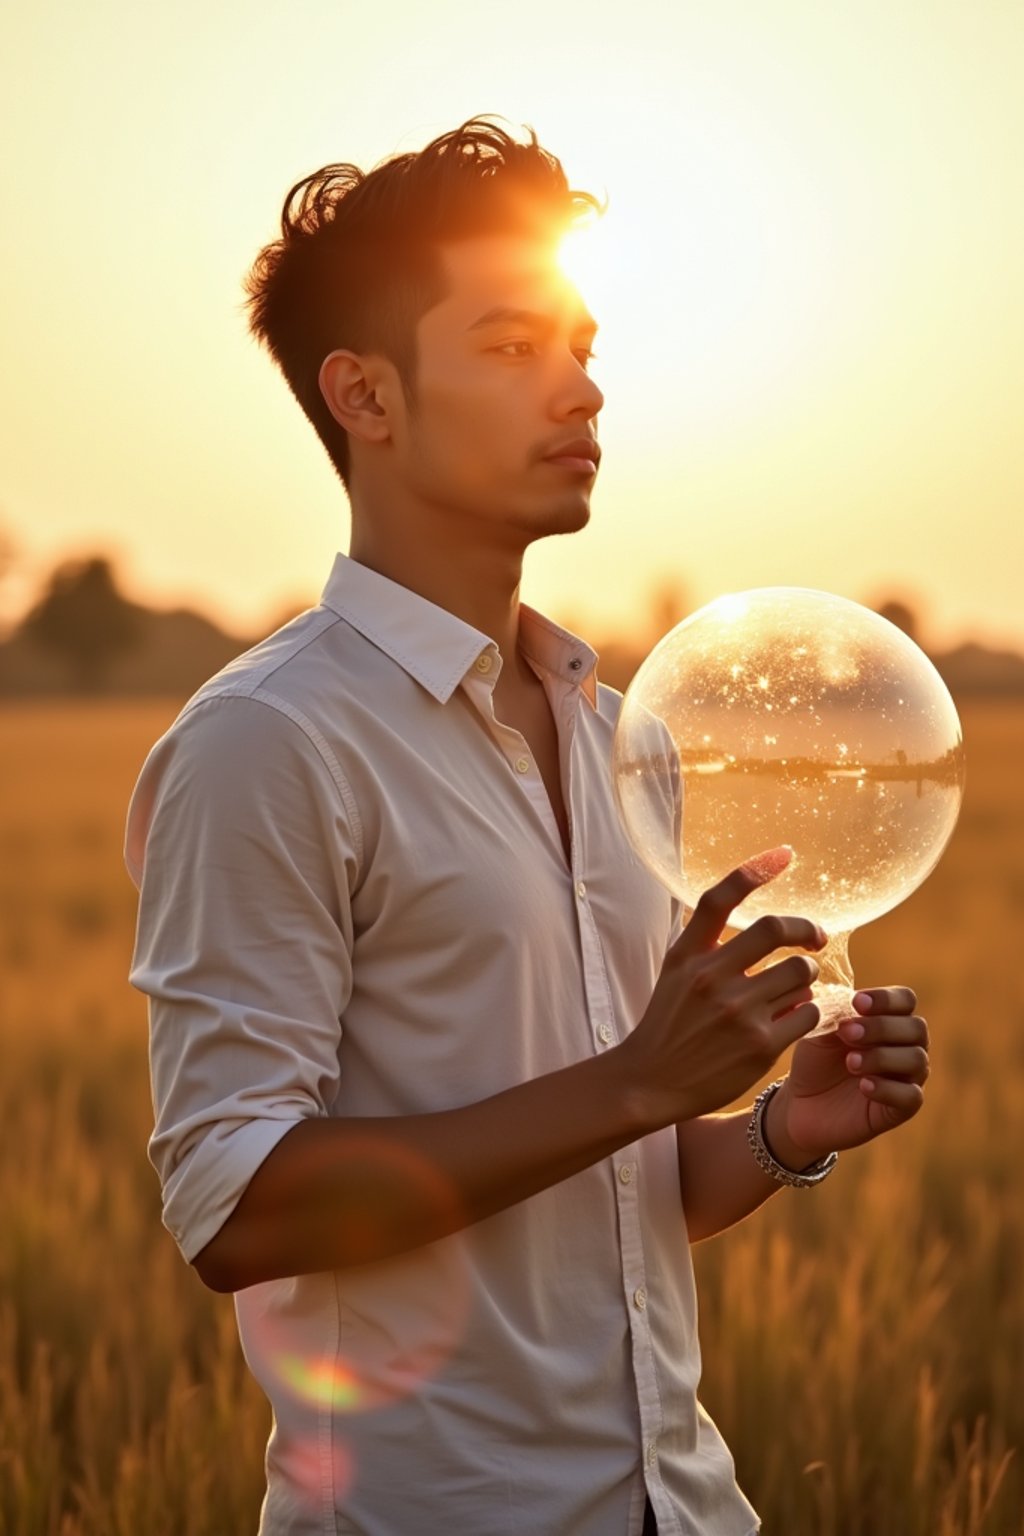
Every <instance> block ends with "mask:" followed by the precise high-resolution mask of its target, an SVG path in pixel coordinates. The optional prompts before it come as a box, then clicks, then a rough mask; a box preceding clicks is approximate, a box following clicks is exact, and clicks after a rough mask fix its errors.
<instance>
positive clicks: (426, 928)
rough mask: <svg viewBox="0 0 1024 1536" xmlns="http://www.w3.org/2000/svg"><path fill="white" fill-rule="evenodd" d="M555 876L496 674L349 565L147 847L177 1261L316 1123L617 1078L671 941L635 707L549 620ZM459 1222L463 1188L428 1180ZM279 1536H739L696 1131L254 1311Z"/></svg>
mask: <svg viewBox="0 0 1024 1536" xmlns="http://www.w3.org/2000/svg"><path fill="white" fill-rule="evenodd" d="M519 643H520V648H521V650H522V652H523V654H524V655H525V656H526V658H527V659H528V661H529V663H530V665H531V666H532V667H533V669H534V670H535V672H536V673H537V675H538V677H539V678H540V679H541V681H542V683H543V685H544V688H545V691H546V694H547V697H548V700H549V702H550V705H551V709H552V712H553V716H554V719H555V722H556V725H557V730H558V741H559V754H560V765H561V775H562V789H563V795H564V798H565V802H566V806H567V809H568V814H569V820H570V824H571V859H570V862H568V863H567V862H566V857H565V852H564V847H563V844H562V839H561V837H560V834H559V831H558V827H557V825H556V822H555V819H554V816H553V814H552V810H551V804H550V801H549V799H548V796H547V792H546V790H545V787H544V783H543V780H542V778H541V775H540V773H539V771H538V769H537V765H536V763H535V762H534V759H533V754H532V751H531V749H530V747H529V744H528V743H527V742H526V741H525V740H524V739H523V737H522V736H521V734H520V733H519V732H518V731H516V730H513V729H512V728H510V727H509V726H507V725H505V724H503V723H502V722H501V720H499V719H498V718H497V717H496V715H495V712H494V703H493V695H494V686H495V683H496V682H497V679H498V676H499V674H500V671H501V667H502V664H503V658H502V656H501V655H500V653H499V651H498V649H497V647H496V645H495V644H494V642H493V641H492V640H490V639H489V638H488V636H487V635H485V634H481V633H480V632H479V631H478V630H475V629H473V628H472V627H471V626H470V625H468V624H466V623H464V622H463V621H462V620H460V619H458V618H456V617H455V616H454V615H452V614H450V613H448V612H446V611H444V610H443V609H440V608H438V607H437V606H436V605H434V604H432V603H429V602H427V601H426V600H425V599H424V598H422V597H420V596H418V595H417V594H415V593H413V592H411V591H409V590H407V589H406V588H403V587H401V586H399V585H398V584H397V583H395V582H392V581H389V580H387V579H386V578H384V577H382V576H380V575H377V574H376V573H375V572H372V571H370V570H368V569H367V568H365V567H363V566H360V565H358V564H357V563H355V562H354V561H352V560H351V559H349V558H347V557H346V556H339V557H338V560H337V563H336V565H335V569H334V571H333V573H332V575H331V578H330V581H329V583H328V585H327V588H326V591H325V593H324V597H323V601H322V603H321V605H320V606H319V607H318V608H316V609H314V610H311V611H310V612H308V613H305V614H303V615H302V616H301V617H299V618H298V619H296V620H294V622H292V623H290V624H288V625H286V626H285V628H284V629H282V630H280V631H279V632H278V633H277V634H275V635H272V636H271V637H270V638H269V639H268V640H266V641H264V642H263V643H262V644H260V645H258V646H256V647H255V649H254V650H252V651H250V652H248V654H246V655H245V656H242V657H240V658H239V659H238V660H237V661H235V662H234V663H232V664H231V665H230V666H229V667H227V668H226V669H225V670H224V671H223V672H221V673H220V674H219V675H218V676H217V677H215V678H214V679H213V680H212V681H211V682H209V683H208V684H206V686H205V687H204V688H202V689H201V690H200V692H199V693H198V694H197V695H196V696H195V697H194V698H193V699H192V700H191V701H190V703H189V704H188V705H187V706H186V707H185V709H184V710H183V711H182V713H181V715H180V716H179V717H178V720H177V721H176V722H175V724H174V725H173V726H172V727H171V729H170V731H169V732H168V733H167V734H166V735H165V736H164V737H163V738H162V739H161V740H160V741H159V742H158V743H157V744H156V746H155V747H154V748H153V750H152V752H151V753H150V755H149V758H148V759H147V762H146V764H145V767H144V769H143V771H142V775H141V777H140V779H139V782H138V785H137V786H136V790H135V794H134V796H133V800H132V805H131V810H130V814H129V824H128V837H127V860H128V866H129V869H130V871H131V874H132V876H133V878H134V879H135V881H136V883H137V884H138V885H139V886H140V891H141V899H140V912H139V930H138V941H137V946H136V953H135V959H134V966H133V970H132V981H133V982H134V984H135V985H136V986H137V987H139V988H140V989H141V990H142V991H143V992H145V993H146V994H148V996H149V999H150V1022H151V1065H152V1079H153V1093H154V1103H155V1109H156V1126H155V1129H154V1133H153V1137H152V1141H151V1143H150V1156H151V1158H152V1161H153V1163H154V1165H155V1167H156V1169H157V1172H158V1174H159V1176H160V1180H161V1184H162V1188H163V1199H164V1220H165V1222H166V1225H167V1226H168V1228H169V1230H170V1231H171V1232H172V1234H173V1235H174V1237H175V1239H176V1240H177V1242H178V1244H179V1245H180V1248H181V1251H182V1253H183V1254H184V1256H185V1257H186V1258H187V1259H192V1258H194V1257H195V1255H196V1254H197V1253H199V1251H200V1250H201V1249H202V1248H203V1247H204V1246H205V1245H206V1243H208V1242H209V1241H210V1239H211V1238H212V1237H213V1236H214V1234H215V1233H216V1232H217V1231H218V1230H219V1229H220V1227H221V1226H222V1225H223V1223H224V1221H225V1220H226V1219H227V1217H228V1216H229V1215H230V1213H231V1211H232V1210H233V1209H234V1207H235V1205H236V1204H237V1202H238V1200H239V1197H240V1196H241V1194H242V1192H243V1191H244V1189H245V1187H246V1185H247V1183H248V1182H249V1180H250V1179H251V1177H252V1175H253V1173H254V1172H255V1170H256V1169H257V1168H258V1167H259V1165H260V1164H261V1163H262V1162H263V1160H264V1159H265V1158H266V1157H267V1156H268V1154H269V1153H270V1152H271V1151H272V1150H273V1148H274V1147H275V1146H276V1144H277V1143H278V1141H280V1139H281V1138H282V1137H283V1136H284V1135H285V1134H286V1133H287V1132H288V1131H289V1130H290V1129H291V1128H292V1127H293V1126H295V1125H296V1124H297V1123H299V1122H300V1121H302V1120H304V1119H306V1118H308V1117H311V1116H350V1117H372V1116H385V1115H414V1114H420V1113H424V1112H428V1111H436V1110H445V1109H452V1108H455V1107H457V1106H459V1105H463V1104H467V1103H473V1102H476V1101H479V1100H481V1099H485V1098H488V1097H489V1096H490V1095H492V1094H496V1093H499V1092H501V1091H502V1090H503V1089H506V1088H509V1087H511V1086H513V1085H514V1084H517V1083H522V1082H524V1081H526V1080H528V1079H532V1078H535V1077H538V1076H540V1075H541V1074H543V1073H547V1072H556V1071H558V1070H559V1069H561V1068H563V1067H565V1066H568V1065H570V1064H571V1063H573V1062H577V1061H580V1060H582V1059H584V1058H586V1057H587V1056H588V1055H591V1054H594V1053H600V1052H603V1051H606V1050H608V1049H610V1048H611V1047H612V1046H613V1045H614V1043H615V1042H616V1041H618V1040H621V1039H622V1037H623V1036H624V1035H625V1034H626V1033H627V1031H628V1030H630V1029H631V1028H632V1027H633V1026H634V1025H635V1023H636V1022H637V1020H638V1019H639V1018H640V1017H641V1015H642V1014H643V1012H644V1009H645V1007H646V1005H647V1003H648V1001H649V999H650V996H651V992H652V990H653V987H654V984H655V981H656V979H657V977H658V974H659V971H660V969H661V965H662V961H663V959H664V956H665V951H666V949H667V947H668V945H669V943H670V941H671V939H672V937H673V936H674V933H675V932H676V931H677V928H678V922H679V912H678V910H677V907H676V905H675V903H674V902H673V901H672V899H671V898H670V896H669V894H668V893H667V891H665V890H664V889H662V887H661V886H660V885H659V884H658V883H657V882H656V881H655V880H654V879H653V877H652V876H650V875H649V874H648V873H647V871H646V870H645V869H644V868H643V866H642V865H641V864H640V862H639V861H638V860H637V858H636V857H635V856H634V854H633V853H632V851H631V849H630V847H629V846H628V843H627V842H626V840H625V838H624V836H623V833H622V830H621V828H620V824H619V820H618V816H617V813H616V809H615V804H614V799H613V793H612V782H611V772H610V756H611V743H612V733H613V730H614V725H615V717H616V713H617V711H618V708H619V704H620V696H619V695H618V694H617V693H616V692H614V691H613V690H612V689H610V688H606V687H604V686H603V685H601V684H599V683H598V682H597V680H596V675H595V663H596V660H597V657H596V655H595V653H594V652H593V651H592V650H591V649H590V648H589V647H588V646H587V645H585V644H584V643H583V642H582V641H581V640H579V639H577V638H576V637H574V636H573V635H571V634H568V633H567V632H566V631H565V630H562V629H560V628H559V627H558V626H557V625H555V624H553V623H551V622H550V621H549V620H548V619H546V618H544V617H542V616H541V615H540V614H538V613H535V612H534V611H533V610H531V609H530V608H528V607H526V606H523V607H522V608H521V617H520V641H519ZM408 1176H409V1178H410V1179H412V1180H417V1179H418V1180H422V1181H423V1185H424V1188H425V1189H428V1190H430V1191H431V1193H432V1196H433V1197H434V1198H436V1185H437V1180H438V1178H439V1175H438V1174H437V1172H436V1171H435V1170H433V1169H432V1168H430V1167H428V1166H410V1168H409V1169H408ZM235 1300H236V1309H237V1315H238V1325H239V1331H240V1335H241V1340H242V1345H243V1348H244V1350H245V1354H246V1358H247V1360H248V1362H249V1365H250V1367H251V1369H252V1370H253V1372H254V1374H255V1375H256V1377H257V1379H258V1380H259V1382H260V1383H261V1385H262V1387H263V1388H264V1390H265V1391H266V1393H267V1396H268V1397H269V1399H270V1401H271V1404H272V1405H273V1410H274V1427H273V1432H272V1436H271V1440H270V1445H269V1447H268V1455H267V1475H268V1490H267V1496H266V1500H265V1502H264V1507H263V1516H262V1524H261V1532H262V1533H263V1536H285V1533H287V1536H313V1533H317V1536H328V1533H329V1536H341V1533H346V1536H356V1533H359V1536H420V1533H425V1536H429V1533H434V1532H438V1533H441V1532H443V1533H444V1536H627V1533H629V1536H636V1533H638V1532H639V1531H640V1527H641V1523H642V1518H643V1506H644V1499H645V1495H647V1496H649V1497H650V1500H651V1502H652V1504H653V1506H654V1510H655V1513H656V1515H657V1518H658V1525H659V1532H660V1533H662V1536H670V1533H671V1536H683V1533H685V1536H696V1533H700V1536H747V1533H748V1532H750V1530H751V1528H752V1527H753V1526H754V1525H755V1524H756V1516H755V1514H754V1512H753V1510H752V1509H751V1507H750V1505H749V1504H748V1503H747V1501H746V1499H745V1498H744V1497H743V1495H742V1494H741V1492H740V1491H739V1489H738V1488H737V1486H736V1481H735V1475H734V1468H733V1463H732V1459H731V1457H730V1454H729V1451H728V1449H727V1448H726V1446H725V1444H724V1443H723V1441H722V1439H721V1436H720V1435H719V1433H718V1431H717V1430H716V1428H715V1426H714V1425H713V1423H712V1422H711V1420H710V1418H709V1417H708V1416H707V1414H706V1413H705V1412H704V1410H703V1409H702V1408H701V1407H700V1405H699V1404H698V1402H697V1397H696V1388H697V1380H698V1375H699V1369H700V1357H699V1351H698V1343H697V1327H696V1307H695V1299H694V1287H693V1272H692V1267H691V1262H690V1250H689V1246H688V1242H687V1235H686V1228H685V1223H684V1218H683V1211H682V1206H681V1201H680V1189H679V1177H678V1169H677V1163H676V1139H675V1132H674V1130H673V1129H672V1128H671V1127H669V1128H668V1129H666V1130H664V1131H661V1132H659V1133H658V1134H655V1135H651V1136H647V1137H645V1138H644V1139H643V1140H641V1141H639V1142H637V1143H636V1144H635V1145H632V1146H625V1147H623V1148H621V1150H620V1151H618V1152H617V1153H616V1154H615V1155H614V1156H613V1157H611V1158H608V1159H605V1160H603V1161H601V1162H599V1163H597V1164H596V1165H594V1166H593V1167H591V1168H588V1169H585V1170H584V1171H583V1172H582V1173H578V1174H576V1175H575V1176H573V1177H572V1178H569V1179H566V1180H565V1181H564V1182H562V1183H560V1184H557V1185H555V1186H553V1187H552V1188H550V1189H547V1190H545V1191H543V1192H542V1193H540V1194H537V1195H535V1196H533V1197H532V1198H531V1199H528V1200H524V1201H522V1202H520V1203H519V1204H517V1205H514V1206H511V1207H510V1208H509V1209H507V1210H504V1211H501V1212H499V1213H498V1214H497V1215H494V1216H491V1217H489V1218H487V1219H486V1220H484V1221H480V1222H477V1223H475V1224H474V1225H472V1226H470V1227H467V1228H465V1229H464V1230H462V1231H460V1232H457V1233H455V1234H454V1235H453V1236H451V1237H446V1238H444V1239H442V1240H440V1241H437V1242H433V1243H429V1244H426V1245H424V1246H422V1247H420V1248H418V1249H415V1250H413V1251H411V1252H409V1253H405V1254H402V1255H400V1256H398V1257H395V1258H391V1259H387V1260H384V1261H382V1262H376V1263H372V1264H366V1265H362V1266H360V1267H358V1268H353V1269H347V1270H343V1271H340V1272H332V1273H324V1274H312V1275H301V1276H298V1277H297V1278H294V1279H287V1280H279V1281H273V1282H268V1283H266V1284H261V1285H254V1286H252V1287H250V1288H249V1289H247V1290H244V1291H241V1292H239V1293H238V1295H237V1296H236V1299H235Z"/></svg>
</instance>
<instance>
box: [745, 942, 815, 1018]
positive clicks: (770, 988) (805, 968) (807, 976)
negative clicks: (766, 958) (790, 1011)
mask: <svg viewBox="0 0 1024 1536" xmlns="http://www.w3.org/2000/svg"><path fill="white" fill-rule="evenodd" d="M817 979H818V962H817V960H814V959H812V958H811V956H810V955H790V957H789V959H788V960H780V961H779V963H778V965H769V966H768V967H767V968H766V969H765V970H763V971H758V973H757V975H756V976H751V977H750V978H749V981H748V986H749V988H750V994H751V996H753V997H755V998H756V999H757V1001H758V1002H761V1003H772V1004H774V1005H776V1006H777V1007H781V1006H782V1004H783V1002H784V1000H785V999H786V998H787V997H789V996H790V995H791V994H793V993H797V992H806V990H807V988H808V987H809V986H812V985H813V983H814V982H816V981H817Z"/></svg>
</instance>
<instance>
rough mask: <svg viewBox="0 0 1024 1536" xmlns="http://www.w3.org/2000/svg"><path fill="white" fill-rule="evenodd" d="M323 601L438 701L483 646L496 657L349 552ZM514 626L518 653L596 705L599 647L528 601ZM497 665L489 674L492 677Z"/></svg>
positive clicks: (340, 558)
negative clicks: (550, 617) (518, 635)
mask: <svg viewBox="0 0 1024 1536" xmlns="http://www.w3.org/2000/svg"><path fill="white" fill-rule="evenodd" d="M321 602H322V605H323V606H324V607H325V608H329V609H330V610H331V612H332V613H336V614H338V615H339V617H340V618H343V619H345V620H347V621H348V623H349V624H351V625H352V627H353V628H354V629H357V630H358V631H359V633H360V634H361V635H365V637H366V639H367V640H370V641H372V643H373V644H374V645H375V646H377V648H378V649H379V650H381V651H383V652H384V653H385V654H386V655H388V656H390V657H391V659H392V660H393V661H396V662H397V663H398V665H399V666H400V667H402V668H404V670H405V671H406V672H408V674H409V676H410V677H413V678H415V680H416V681H417V682H418V683H420V684H421V685H422V686H423V687H424V688H426V690H427V691H428V693H431V694H432V695H433V696H434V698H435V699H437V700H438V702H439V703H441V704H446V703H447V702H448V700H449V699H450V698H451V696H452V694H453V693H454V692H455V690H456V688H457V687H458V686H459V684H460V683H461V682H462V680H463V678H464V677H465V676H466V675H467V673H471V672H473V671H474V669H475V663H476V661H477V658H478V657H479V656H480V655H481V654H482V653H483V652H485V651H488V652H490V654H491V655H492V656H494V657H497V656H498V649H497V646H496V645H495V642H494V641H493V640H492V639H491V637H490V636H489V635H485V634H483V633H482V631H481V630H479V629H474V628H473V626H472V625H471V624H467V623H466V622H465V620H464V619H460V618H457V617H456V615H455V614H454V613H449V612H448V610H447V609H446V608H439V607H438V606H437V604H436V603H431V602H428V600H427V599H426V598H425V597H421V596H420V594H419V593H418V592H413V591H411V590H410V589H409V588H408V587H403V586H400V585H399V584H398V582H396V581H392V580H391V579H390V578H389V577H387V576H381V575H380V574H379V573H378V572H377V571H371V570H370V568H369V567H368V566H365V565H360V564H359V562H358V561H356V560H353V559H352V558H351V557H350V556H349V555H344V554H341V553H339V554H338V555H337V556H336V558H335V562H334V568H333V570H332V571H331V574H330V576H329V577H328V580H327V585H326V587H325V588H324V592H323V597H322V598H321ZM519 624H520V641H521V645H522V650H523V654H524V655H525V656H527V657H528V658H529V659H530V660H531V661H533V662H536V663H537V664H538V665H539V666H541V667H543V668H544V669H545V670H546V671H548V672H551V673H553V674H554V675H555V676H556V677H559V678H561V679H563V680H564V681H565V682H566V683H568V684H571V685H572V686H573V687H579V689H580V690H581V692H582V693H583V695H584V697H585V698H586V699H587V701H588V703H589V704H590V705H591V706H592V707H593V708H595V709H596V707H597V678H596V673H595V668H596V666H597V652H596V651H595V650H593V649H592V648H591V647H590V646H589V645H587V643H586V641H584V640H581V639H579V637H578V636H576V635H573V634H571V633H570V632H569V631H568V630H566V629H562V628H560V626H559V625H557V624H554V623H552V621H551V620H550V619H548V618H545V616H544V615H543V614H541V613H537V612H536V610H535V609H533V608H529V607H527V605H526V604H525V603H522V604H520V608H519ZM498 670H500V669H499V668H495V669H494V671H493V672H492V673H491V674H490V675H491V677H492V678H496V676H497V672H498Z"/></svg>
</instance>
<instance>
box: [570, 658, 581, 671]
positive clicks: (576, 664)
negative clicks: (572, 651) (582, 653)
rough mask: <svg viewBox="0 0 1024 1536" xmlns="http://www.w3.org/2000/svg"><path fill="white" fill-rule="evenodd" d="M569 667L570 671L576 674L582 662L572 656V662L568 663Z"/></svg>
mask: <svg viewBox="0 0 1024 1536" xmlns="http://www.w3.org/2000/svg"><path fill="white" fill-rule="evenodd" d="M569 665H570V667H572V670H573V671H574V672H578V671H579V669H580V667H582V665H583V663H582V661H580V659H579V657H578V656H574V657H573V659H572V661H570V663H569Z"/></svg>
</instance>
